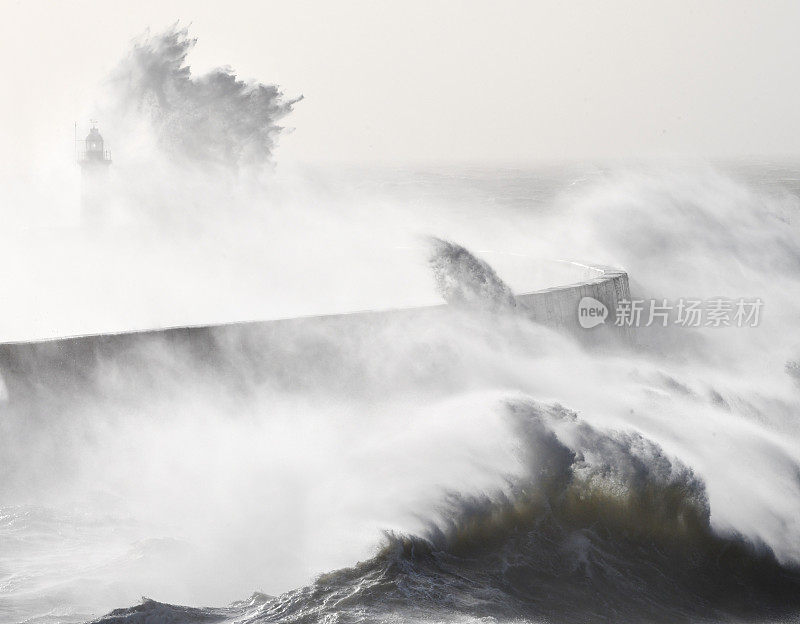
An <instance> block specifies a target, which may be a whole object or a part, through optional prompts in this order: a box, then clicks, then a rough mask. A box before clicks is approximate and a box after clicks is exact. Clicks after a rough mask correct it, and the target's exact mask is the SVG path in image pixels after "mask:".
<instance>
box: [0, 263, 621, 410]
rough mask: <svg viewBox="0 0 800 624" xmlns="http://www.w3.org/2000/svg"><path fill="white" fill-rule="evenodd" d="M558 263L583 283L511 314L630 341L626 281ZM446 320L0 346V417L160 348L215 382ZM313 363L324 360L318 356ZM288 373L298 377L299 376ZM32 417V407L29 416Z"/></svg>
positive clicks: (599, 339)
mask: <svg viewBox="0 0 800 624" xmlns="http://www.w3.org/2000/svg"><path fill="white" fill-rule="evenodd" d="M565 264H568V265H570V266H567V267H565V268H567V269H569V271H570V275H576V273H575V270H576V269H579V270H580V272H581V273H583V275H584V276H585V279H583V280H582V281H580V282H577V283H574V284H569V285H566V286H559V287H555V288H547V289H544V290H538V291H535V292H530V293H523V294H519V295H517V296H516V300H517V303H518V310H519V311H520V312H521V313H522V314H525V315H526V316H528V317H529V318H531V319H532V320H534V321H536V322H538V323H542V324H543V325H546V326H549V327H553V328H555V329H558V330H561V331H565V332H569V333H571V334H573V335H574V336H576V337H577V338H578V339H579V340H580V341H581V342H583V343H585V344H609V343H612V342H619V341H620V340H622V341H626V340H630V335H629V333H628V330H626V329H625V328H618V327H615V326H614V323H613V319H614V310H615V309H616V307H617V303H618V302H619V301H620V300H621V299H630V291H629V286H628V276H627V274H626V273H625V272H624V271H621V270H618V269H612V268H609V267H602V266H593V265H581V264H577V263H565ZM582 297H593V298H595V299H597V300H598V301H601V302H602V303H603V304H604V305H605V306H606V307H607V308H608V310H609V319H608V320H607V321H608V322H607V323H605V324H602V325H599V326H597V327H594V328H591V329H583V328H581V327H580V324H579V323H578V302H579V301H580V300H581V298H582ZM446 313H447V306H446V305H435V306H427V307H418V308H408V309H404V310H376V311H368V312H356V313H351V314H338V315H326V316H318V317H300V318H293V319H284V320H274V321H262V322H251V323H231V324H227V325H209V326H201V327H181V328H172V329H158V330H152V331H144V332H130V333H121V334H103V335H91V336H77V337H70V338H60V339H55V340H45V341H31V342H16V343H5V344H3V343H0V416H2V411H3V406H4V405H6V406H7V407H8V406H9V402H11V403H14V402H17V401H20V400H22V401H23V402H24V403H27V404H29V405H32V406H33V405H41V403H42V401H45V400H46V401H48V402H55V403H56V404H58V403H61V402H62V401H68V400H70V398H71V397H74V396H76V395H78V394H82V395H85V394H86V393H87V392H88V393H91V392H96V391H98V390H97V388H95V380H96V377H97V375H98V373H99V372H100V371H103V370H107V369H108V368H109V367H112V368H114V369H115V370H118V371H119V374H120V375H123V376H124V375H127V374H129V372H132V371H142V370H147V369H148V367H149V364H148V358H150V357H152V354H153V353H154V352H155V353H158V350H159V349H166V350H167V351H168V352H169V353H171V354H172V356H173V357H180V358H185V359H187V360H191V361H192V362H194V363H195V364H198V363H199V365H201V366H202V367H204V368H206V369H207V370H208V371H209V374H212V375H217V374H220V373H223V374H224V373H225V372H226V371H229V370H242V369H244V370H248V369H251V368H252V369H253V370H255V369H257V368H259V367H264V366H279V365H280V363H279V362H278V363H277V364H276V363H274V362H272V363H271V362H266V364H265V360H270V359H273V358H271V357H270V355H271V352H272V349H273V348H274V346H275V344H277V342H276V341H278V342H279V341H280V339H281V336H284V335H287V334H294V335H303V336H308V337H310V338H309V340H308V341H307V342H306V347H307V349H308V350H309V354H310V355H314V354H315V353H316V351H315V350H318V349H322V348H323V347H324V345H323V347H318V346H316V344H317V343H315V342H314V339H313V337H314V335H315V333H319V332H320V330H325V331H323V332H322V333H328V334H332V335H335V333H336V332H337V331H340V330H341V331H349V332H350V333H356V334H358V335H362V336H366V337H368V336H369V335H370V332H372V331H375V330H376V328H380V327H381V326H382V325H384V324H386V323H387V322H388V321H390V320H392V321H397V320H403V321H405V322H407V323H409V324H414V323H416V322H417V320H418V319H419V320H423V319H425V318H430V315H437V314H446ZM320 356H321V357H324V354H321V355H320ZM315 357H316V356H315ZM234 360H236V362H237V363H236V365H234V363H233V362H234ZM295 373H297V374H298V375H300V376H302V371H295ZM286 374H288V375H290V376H291V375H293V374H294V373H292V372H291V371H287V372H286ZM59 397H60V398H59ZM53 407H54V408H55V407H56V406H55V405H53ZM36 410H38V408H36V409H35V410H33V411H36ZM32 413H33V412H32Z"/></svg>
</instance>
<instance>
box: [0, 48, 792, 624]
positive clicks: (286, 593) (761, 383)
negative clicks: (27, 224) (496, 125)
mask: <svg viewBox="0 0 800 624" xmlns="http://www.w3.org/2000/svg"><path fill="white" fill-rule="evenodd" d="M148 50H149V51H148ZM186 51H187V44H186V42H185V41H184V40H182V39H181V36H180V33H178V34H173V35H170V36H167V37H166V38H164V39H163V40H161V42H160V44H159V46H156V49H155V52H153V49H150V48H148V47H147V45H144V46H140V47H138V48H136V50H135V52H134V54H133V55H132V57H131V59H128V60H127V61H126V62H125V63H123V65H122V69H121V73H120V74H119V76H122V79H121V80H122V84H123V87H124V88H123V89H122V92H123V93H122V96H120V97H118V98H117V99H116V100H114V98H111V99H112V101H115V102H117V104H119V102H122V103H126V104H127V103H130V102H138V107H137V108H135V110H134V111H133V112H131V111H129V110H121V111H120V110H118V109H114V106H111V109H110V110H116V112H113V113H111V112H110V113H108V114H107V115H106V116H105V117H104V119H113V120H116V122H115V123H114V124H109V126H110V127H111V128H117V133H118V134H117V137H116V139H115V140H116V141H117V144H118V145H119V144H120V143H122V142H123V139H124V137H125V136H128V137H136V141H137V143H136V144H135V145H134V146H130V144H129V148H128V150H127V156H126V154H125V152H124V150H123V151H122V153H121V155H120V156H118V157H116V158H115V164H114V171H115V172H116V174H115V175H117V178H116V181H114V182H113V184H114V185H116V186H113V187H112V189H111V190H110V191H109V193H108V196H107V197H106V201H107V208H108V209H109V213H112V212H113V214H114V215H115V216H117V217H119V218H120V219H119V222H118V223H117V224H115V225H113V224H112V225H111V226H107V227H105V228H101V227H98V228H96V229H88V230H87V229H86V228H83V229H81V228H76V227H72V228H70V227H62V228H61V229H59V230H51V231H50V233H49V234H48V235H47V236H44V235H43V236H44V239H43V240H45V243H46V244H42V243H41V241H40V242H39V243H36V244H31V243H30V232H29V233H28V234H25V235H24V236H22V235H18V234H16V233H6V234H4V240H3V246H2V251H1V252H0V253H2V254H3V258H4V265H5V266H6V267H7V268H8V269H9V271H7V273H8V274H9V276H8V278H7V279H8V280H9V281H8V282H6V284H14V285H15V286H13V288H12V287H11V286H7V287H5V288H4V290H3V292H4V295H3V296H4V297H5V298H9V299H10V298H14V297H20V296H23V295H24V297H27V298H28V299H27V300H29V301H35V300H36V299H35V298H36V297H41V301H42V302H43V304H42V305H40V306H36V305H32V306H30V309H31V310H32V312H31V314H30V318H28V317H15V319H14V320H15V322H16V325H14V327H16V329H17V330H18V331H19V332H21V333H22V334H24V331H25V329H26V328H25V327H24V325H25V323H21V322H20V318H23V320H24V321H25V322H26V323H27V322H29V324H30V327H29V329H30V328H33V329H31V331H33V330H34V329H36V331H41V330H42V328H43V327H47V328H48V331H57V329H58V327H60V326H61V325H59V323H61V322H66V321H65V320H64V319H65V318H66V316H69V327H70V331H71V332H74V331H78V330H79V331H85V332H93V331H97V330H98V329H104V328H109V327H112V326H113V325H114V322H115V321H117V322H118V321H119V319H121V318H123V315H124V319H125V324H126V326H127V327H135V328H143V327H158V326H163V325H165V324H175V323H177V322H182V323H186V324H206V323H209V322H210V321H224V320H242V319H245V318H258V317H259V310H264V309H270V310H274V309H275V307H276V305H279V304H280V303H281V297H282V294H281V293H289V292H291V293H292V295H293V296H294V295H296V294H297V293H298V292H301V293H306V295H307V297H306V299H307V300H308V298H309V297H310V298H311V300H312V301H313V300H314V299H313V298H314V297H315V296H318V298H319V304H320V308H321V309H329V308H330V304H331V301H330V300H329V298H330V297H334V296H338V294H341V295H342V296H350V297H354V296H356V295H358V294H359V293H358V292H357V291H358V287H357V285H358V284H359V283H364V282H366V281H369V283H370V284H371V285H372V286H371V287H374V285H375V284H376V283H382V284H383V286H384V288H385V291H384V292H391V291H393V290H395V289H396V288H402V289H408V288H409V285H408V284H397V283H395V282H394V281H393V280H392V278H390V277H387V276H385V274H383V273H382V272H381V265H380V264H379V263H373V262H372V261H371V259H370V258H371V256H367V255H363V256H362V255H360V254H359V253H358V250H359V249H360V247H359V245H357V244H353V239H354V238H355V239H358V240H360V241H361V242H363V240H364V239H366V240H368V241H369V245H370V246H371V247H378V248H381V247H384V248H395V247H404V248H406V249H407V250H410V251H409V253H410V254H411V255H413V254H414V253H417V252H416V251H414V250H418V253H419V254H420V255H419V262H420V263H421V264H422V265H425V264H426V263H428V266H429V272H428V273H424V274H423V276H422V277H421V278H420V282H419V283H418V284H412V285H411V286H412V290H413V288H420V289H422V290H423V291H425V292H431V293H435V292H436V288H437V287H438V288H439V292H440V294H443V295H445V297H452V301H453V302H454V305H452V306H450V307H448V308H447V309H445V310H444V311H442V312H441V314H433V315H416V314H413V313H410V314H398V315H390V316H375V317H370V316H367V317H359V318H358V319H350V320H347V319H345V320H341V319H314V318H310V319H304V320H301V321H295V322H287V323H279V324H273V325H256V326H248V327H242V326H233V327H228V328H209V329H196V330H193V331H178V332H172V333H170V334H168V335H167V334H159V333H142V334H136V335H133V336H129V337H126V338H106V339H96V340H93V341H88V342H77V343H74V345H73V347H71V349H72V350H71V351H70V357H69V358H66V359H65V358H63V357H61V356H60V355H59V352H58V351H57V350H56V349H55V348H54V347H53V346H52V345H50V346H48V345H47V344H45V345H40V346H38V347H30V348H28V347H20V346H17V347H14V348H10V347H2V348H1V349H0V366H1V368H0V371H2V372H0V374H2V379H0V622H4V623H5V622H22V621H25V622H37V623H42V624H45V623H51V622H79V621H85V620H91V619H97V618H99V619H100V620H101V621H103V622H106V623H109V624H110V623H111V622H126V623H130V622H187V623H188V622H215V621H225V620H230V621H237V622H405V621H425V622H433V621H436V622H450V621H459V622H462V621H466V622H470V621H532V622H541V621H547V622H602V621H608V622H642V621H647V622H681V621H691V622H734V621H735V622H739V621H764V620H766V621H787V620H792V619H796V617H797V616H796V614H797V612H798V609H800V568H798V566H799V565H800V420H799V419H798V415H799V414H800V335H798V332H797V329H796V328H797V320H798V318H799V314H800V229H799V228H798V220H799V219H800V199H799V198H798V197H799V196H798V193H800V183H799V182H798V180H800V167H795V166H792V165H786V166H780V167H778V166H774V165H769V164H764V163H760V164H758V163H756V164H750V165H747V166H737V167H727V168H726V167H719V168H716V169H712V168H710V167H706V166H701V165H696V166H681V167H671V168H657V169H656V168H652V167H651V168H643V167H639V168H637V169H636V170H630V169H622V168H619V167H614V168H608V167H591V166H581V167H577V166H552V167H540V168H532V169H498V168H477V167H475V168H453V169H443V168H426V169H408V170H402V171H400V170H376V169H373V170H370V171H364V170H338V171H333V170H309V169H306V170H285V169H284V170H281V169H280V168H279V171H278V172H277V174H275V176H274V177H272V178H270V179H268V180H264V179H262V178H261V177H260V176H259V175H258V174H253V173H252V172H249V173H248V172H247V171H245V170H246V169H247V165H253V166H254V168H255V169H258V167H259V166H262V165H263V164H264V162H265V161H266V160H268V157H269V156H270V154H271V149H272V146H273V141H274V138H275V136H276V133H277V132H278V131H279V130H280V129H279V128H278V127H277V125H276V123H275V122H276V120H277V119H279V118H281V117H282V116H283V115H286V114H288V112H289V111H290V110H291V107H292V105H293V104H294V103H295V101H294V100H285V99H281V97H280V94H279V93H278V92H277V91H276V90H274V89H273V90H270V89H269V88H265V90H260V89H255V90H253V89H252V88H250V87H248V86H247V85H244V84H243V83H241V82H238V81H236V80H234V79H232V78H231V77H230V76H229V75H228V74H225V73H224V72H216V73H213V74H211V75H208V76H206V77H203V78H200V79H196V78H192V77H190V75H189V73H188V69H186V70H185V71H184V69H182V68H183V63H184V61H185V55H186ZM153 54H155V56H153ZM209 103H213V104H214V106H215V107H216V108H213V110H211V109H209V108H208V107H209V106H210V104H209ZM112 104H113V102H112ZM203 107H205V108H203ZM118 108H119V107H118ZM200 109H203V110H206V111H208V110H211V113H209V114H208V115H205V116H203V115H201V116H198V115H196V114H195V112H196V111H197V110H200ZM142 111H144V112H145V115H144V117H142V116H141V113H142ZM134 113H135V114H134ZM137 115H138V116H137ZM253 124H255V126H256V129H258V128H260V129H261V130H262V131H261V132H251V131H250V129H251V126H253ZM126 132H127V133H128V134H127V135H126V134H125V133H126ZM237 137H238V139H237ZM251 137H256V139H257V140H255V142H252V143H248V140H249V138H251ZM112 138H114V137H113V134H112ZM150 139H153V141H151V142H150V143H148V142H147V141H148V140H150ZM134 148H135V149H134ZM136 150H138V152H137V151H136ZM117 153H118V154H119V153H120V150H118V152H117ZM159 153H160V154H161V155H162V156H161V160H157V161H156V162H157V165H154V164H153V159H154V158H157V154H159ZM137 154H138V156H142V155H144V156H146V157H142V158H139V160H137V157H138V156H137ZM231 162H233V163H236V164H237V168H235V171H233V172H232V171H231V170H230V169H229V168H228V167H227V165H229V164H230V163H231ZM238 165H243V166H241V167H238ZM134 181H135V183H134ZM28 208H31V207H30V206H28ZM31 209H33V208H31ZM36 209H42V210H43V209H44V208H43V207H41V206H39V207H38V208H36ZM54 232H55V233H56V234H58V235H57V236H56V235H55V234H54ZM354 233H355V234H357V236H354ZM70 237H73V238H76V237H77V238H78V239H79V240H80V245H77V246H76V248H80V249H82V250H83V252H82V253H85V256H84V260H83V261H81V262H78V261H74V258H73V256H72V255H71V254H69V253H66V252H64V249H69V245H68V244H67V243H65V242H64V241H68V240H69V239H70ZM430 237H434V238H433V239H431V238H430ZM47 241H57V244H54V245H51V244H50V243H49V242H47ZM431 246H433V249H434V252H433V255H432V256H431V255H430V254H431V251H430V249H431ZM461 246H463V248H462V247H461ZM345 247H347V248H348V250H349V253H347V254H342V253H340V252H339V250H341V249H343V248H345ZM464 248H465V249H467V250H471V251H472V252H475V255H476V256H478V257H481V253H480V252H481V251H482V250H494V251H504V252H509V253H518V254H525V255H530V256H535V257H540V258H550V259H569V260H588V261H592V262H597V263H602V264H609V265H614V266H619V267H622V268H624V269H626V270H627V271H628V272H629V273H630V276H631V288H632V293H633V296H634V297H639V298H642V299H651V298H652V299H656V300H658V301H662V300H664V299H666V300H668V301H670V302H676V301H679V300H681V299H697V300H712V299H715V298H719V297H725V298H730V299H739V298H747V299H754V298H759V299H761V300H762V301H763V308H762V310H761V316H760V319H759V323H758V325H757V326H755V327H749V326H748V327H736V326H731V327H683V326H679V325H675V324H669V325H668V326H667V327H660V326H658V325H657V324H655V325H653V326H651V327H642V328H640V329H638V330H636V331H635V334H636V339H635V340H634V341H633V342H632V343H631V344H624V345H619V346H611V345H607V346H606V348H604V349H598V348H589V347H586V346H584V345H583V344H582V343H581V342H580V341H577V340H574V339H573V338H571V337H569V336H565V335H561V334H558V333H555V332H553V331H551V330H549V329H547V328H544V327H541V326H537V325H536V324H534V323H532V322H531V321H529V320H528V319H527V318H526V317H525V316H524V314H522V313H521V311H520V310H519V309H518V307H517V306H515V305H513V300H512V299H511V298H510V295H509V285H510V286H511V287H513V281H512V280H507V279H505V278H504V275H503V274H502V271H499V270H497V269H496V268H495V269H494V270H493V269H492V267H490V266H488V265H487V264H485V263H483V262H481V261H478V260H476V258H475V257H474V256H473V255H472V254H469V253H467V252H466V251H465V249H464ZM86 250H89V251H91V253H88V252H87V251H86ZM131 250H135V253H134V252H132V251H131ZM354 250H355V251H356V253H352V252H353V251H354ZM70 258H73V260H72V261H70ZM489 258H490V256H489V255H486V256H485V257H484V259H486V260H488V259H489ZM12 262H14V264H13V265H12V264H11V263H12ZM71 262H72V263H71ZM488 262H489V263H491V261H490V260H488ZM476 272H478V273H479V274H480V277H481V279H482V280H483V281H482V282H481V284H482V287H481V288H478V289H474V288H473V289H469V288H464V287H463V286H464V283H463V281H459V280H460V279H461V278H460V277H459V276H461V277H462V278H463V276H464V275H467V276H470V275H473V276H474V275H475V273H476ZM320 274H324V275H325V276H326V278H325V280H324V282H325V283H326V284H327V290H325V295H324V296H323V295H322V294H321V292H322V291H319V292H318V291H317V290H316V286H315V288H314V289H312V292H311V293H308V292H307V291H308V290H309V286H308V284H309V283H314V284H316V285H319V284H320V280H319V279H318V278H315V277H314V276H318V275H320ZM353 276H358V279H355V280H354V279H353ZM362 276H363V279H362ZM4 279H6V278H4ZM42 283H47V284H53V285H56V286H57V288H56V286H54V289H55V290H53V291H50V290H48V291H44V290H43V289H42V288H41V287H40V285H41V284H42ZM262 283H263V285H264V287H263V290H262V289H261V288H260V286H259V285H260V284H262ZM70 284H75V287H74V288H70V287H69V285H70ZM342 284H346V285H347V288H352V292H347V293H342V288H340V287H339V285H342ZM353 284H356V286H355V287H353ZM65 285H66V286H65ZM53 292H56V293H58V295H57V296H55V295H53ZM48 293H49V294H48ZM337 293H338V294H337ZM285 296H286V297H288V296H289V295H288V294H286V295H285ZM487 296H488V297H490V298H491V299H492V304H491V305H474V304H475V303H476V302H477V303H480V302H481V301H485V297H487ZM125 297H127V298H125ZM164 297H167V299H168V300H169V301H170V302H171V303H170V306H169V307H164V306H163V301H164V300H165V299H164ZM120 298H122V299H120ZM356 298H357V297H356ZM121 300H124V301H126V302H129V304H127V305H125V306H119V305H118V304H119V301H121ZM159 302H161V303H159ZM45 303H46V305H45ZM459 303H464V304H465V305H460V304H459ZM9 305H11V306H12V307H13V305H16V300H14V301H11V302H10V303H9ZM262 306H264V307H262ZM231 310H242V311H241V315H240V316H236V318H233V317H232V315H231ZM109 311H111V312H109ZM109 314H112V315H113V316H114V318H112V319H109V318H108V315H109ZM76 328H77V329H76ZM587 331H588V330H587ZM1 339H2V338H0V340H1ZM253 592H255V593H253ZM142 596H147V598H145V599H142V598H141V597H142ZM248 596H249V597H248ZM175 605H189V606H175ZM206 605H212V606H211V607H209V606H206ZM114 609H116V610H114ZM112 610H113V611H112ZM109 612H110V613H109ZM106 613H109V614H108V615H103V614H106Z"/></svg>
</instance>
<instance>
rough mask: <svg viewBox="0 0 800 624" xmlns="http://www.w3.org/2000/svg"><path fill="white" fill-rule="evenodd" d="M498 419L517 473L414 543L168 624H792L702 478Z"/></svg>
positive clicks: (773, 572) (571, 435)
mask: <svg viewBox="0 0 800 624" xmlns="http://www.w3.org/2000/svg"><path fill="white" fill-rule="evenodd" d="M505 410H506V412H507V415H508V417H509V418H510V419H511V421H512V423H513V426H514V428H515V429H516V431H517V433H518V435H519V440H520V453H521V455H522V457H521V459H522V460H523V462H524V465H525V471H524V473H523V474H522V476H519V477H516V478H509V479H508V481H507V484H506V487H504V488H503V489H502V490H501V491H498V492H496V493H494V494H493V495H482V496H462V495H459V494H458V493H450V494H448V496H447V497H446V499H445V502H444V504H443V505H442V508H441V510H440V514H439V518H438V519H437V520H436V521H434V522H432V523H431V524H430V526H429V527H428V529H427V531H426V532H425V533H424V534H422V535H396V534H391V533H389V534H387V535H386V540H385V544H384V545H383V546H382V548H381V549H380V551H379V552H378V554H377V555H376V556H375V557H373V558H372V559H370V560H368V561H365V562H362V563H359V564H358V565H356V566H354V567H352V568H347V569H343V570H338V571H335V572H331V573H328V574H324V575H322V576H320V577H319V578H318V579H317V580H316V581H315V582H314V583H313V584H312V585H309V586H307V587H304V588H301V589H298V590H295V591H292V592H289V593H287V594H284V595H282V596H279V597H277V598H266V597H264V598H263V600H262V601H260V602H259V601H255V603H254V601H253V599H251V601H249V602H246V603H239V604H236V605H232V606H231V607H230V608H229V609H228V610H223V611H219V610H217V611H214V610H201V611H200V612H197V613H195V612H194V611H192V612H191V613H190V612H189V610H184V611H181V612H180V613H181V615H180V618H182V619H172V620H169V621H187V622H189V621H193V622H194V621H196V622H200V621H210V620H209V619H207V618H210V617H218V618H219V619H227V618H235V619H236V620H237V621H247V622H253V623H255V622H319V621H325V622H328V621H330V622H375V621H413V620H424V621H452V620H455V619H459V618H461V619H464V618H466V619H473V618H495V619H502V620H515V619H523V620H529V621H530V620H533V621H557V622H567V623H571V622H576V623H577V622H586V621H592V622H605V621H609V622H612V621H613V622H637V623H638V622H699V621H708V620H712V619H713V620H714V621H743V620H744V621H764V620H784V619H786V618H788V617H791V616H794V615H796V614H797V613H798V611H799V610H800V569H797V568H794V567H792V566H789V565H785V564H783V563H781V562H780V561H779V560H778V559H777V558H776V556H775V554H774V552H773V551H772V550H771V549H770V548H769V547H767V546H766V545H765V544H763V543H759V542H757V541H753V540H747V539H745V538H744V537H742V536H741V535H738V534H735V533H728V534H722V533H720V532H717V531H715V530H714V528H713V527H712V524H711V522H710V511H709V504H708V499H707V496H706V491H705V485H704V483H703V481H702V480H701V479H700V478H698V477H697V475H695V474H694V472H693V471H692V470H691V469H690V468H688V467H687V466H685V465H683V464H682V463H681V462H679V461H677V460H675V459H671V458H669V457H668V456H667V455H666V454H665V453H664V451H663V450H662V449H661V448H660V447H659V446H658V445H656V444H654V443H653V442H651V441H649V440H648V439H646V438H644V437H643V436H641V435H639V434H637V433H623V432H614V431H603V430H600V429H597V428H595V427H593V426H591V425H589V424H587V423H586V422H584V421H582V420H581V419H580V418H578V416H577V414H575V413H574V412H572V411H570V410H568V409H566V408H564V407H562V406H560V405H558V404H553V405H545V404H541V403H538V402H536V401H533V400H530V399H527V398H517V399H513V400H509V401H507V402H506V404H505ZM158 605H159V606H158V607H157V609H158V610H161V611H163V610H164V609H166V608H168V607H169V606H168V605H161V604H160V603H158ZM171 608H172V609H173V610H174V609H182V608H179V607H171ZM153 609H156V606H155V605H153V604H150V603H145V604H144V605H139V606H138V607H135V608H134V609H133V610H120V611H115V612H114V613H112V614H110V615H109V616H107V617H106V618H102V619H101V620H99V622H103V624H111V623H114V622H122V621H125V622H130V621H151V620H148V619H142V620H138V619H134V620H131V619H123V617H122V616H125V617H126V618H127V617H130V616H132V615H133V614H134V613H142V612H143V611H145V612H148V613H149V614H150V615H149V616H148V617H150V616H152V615H153ZM171 614H172V615H171V616H170V617H173V618H176V617H177V612H176V611H171ZM162 615H163V614H162ZM193 618H196V619H193ZM397 618H400V619H399V620H398V619H397Z"/></svg>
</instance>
